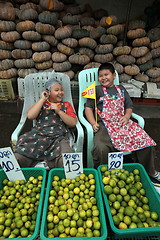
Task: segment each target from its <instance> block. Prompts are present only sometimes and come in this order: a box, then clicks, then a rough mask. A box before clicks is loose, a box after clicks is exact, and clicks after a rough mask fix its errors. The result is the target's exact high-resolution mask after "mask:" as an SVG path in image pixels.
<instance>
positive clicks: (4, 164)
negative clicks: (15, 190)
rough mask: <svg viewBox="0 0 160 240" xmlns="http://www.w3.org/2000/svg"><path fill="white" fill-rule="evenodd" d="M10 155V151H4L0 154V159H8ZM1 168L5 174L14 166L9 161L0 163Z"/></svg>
mask: <svg viewBox="0 0 160 240" xmlns="http://www.w3.org/2000/svg"><path fill="white" fill-rule="evenodd" d="M10 155H12V153H11V152H10V151H4V152H0V158H2V159H3V158H4V157H7V158H9V156H10ZM1 166H2V168H3V169H4V170H5V172H9V171H10V170H13V169H14V165H13V163H12V162H11V161H6V162H4V161H2V163H1Z"/></svg>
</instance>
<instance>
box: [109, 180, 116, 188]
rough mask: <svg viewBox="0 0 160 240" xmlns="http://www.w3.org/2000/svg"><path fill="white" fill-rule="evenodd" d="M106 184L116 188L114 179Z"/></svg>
mask: <svg viewBox="0 0 160 240" xmlns="http://www.w3.org/2000/svg"><path fill="white" fill-rule="evenodd" d="M108 184H109V185H110V186H111V187H115V186H116V181H115V180H114V179H109V181H108Z"/></svg>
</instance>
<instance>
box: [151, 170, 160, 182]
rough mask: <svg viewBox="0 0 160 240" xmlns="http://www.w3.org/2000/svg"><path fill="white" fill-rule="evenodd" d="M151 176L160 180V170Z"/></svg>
mask: <svg viewBox="0 0 160 240" xmlns="http://www.w3.org/2000/svg"><path fill="white" fill-rule="evenodd" d="M152 177H153V178H154V179H156V180H157V181H159V182H160V172H158V173H157V174H156V175H154V176H152Z"/></svg>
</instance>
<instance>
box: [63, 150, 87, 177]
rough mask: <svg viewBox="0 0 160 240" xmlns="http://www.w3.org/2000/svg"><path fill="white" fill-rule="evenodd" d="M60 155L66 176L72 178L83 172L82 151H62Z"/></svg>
mask: <svg viewBox="0 0 160 240" xmlns="http://www.w3.org/2000/svg"><path fill="white" fill-rule="evenodd" d="M62 156H63V166H64V171H65V176H66V178H70V179H73V178H75V177H77V176H79V175H80V174H81V173H83V161H82V153H64V154H62Z"/></svg>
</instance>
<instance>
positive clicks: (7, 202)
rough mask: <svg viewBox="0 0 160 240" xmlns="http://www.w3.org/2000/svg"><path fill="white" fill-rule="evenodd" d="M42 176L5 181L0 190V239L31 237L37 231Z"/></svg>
mask: <svg viewBox="0 0 160 240" xmlns="http://www.w3.org/2000/svg"><path fill="white" fill-rule="evenodd" d="M42 178H43V177H42V176H38V177H37V178H35V177H33V176H31V177H29V179H28V181H25V180H16V181H15V182H13V181H9V180H8V179H4V180H3V188H2V190H0V238H1V239H2V238H21V237H30V236H31V235H32V234H33V233H34V230H35V224H36V215H37V210H38V203H39V199H40V191H41V187H42Z"/></svg>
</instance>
